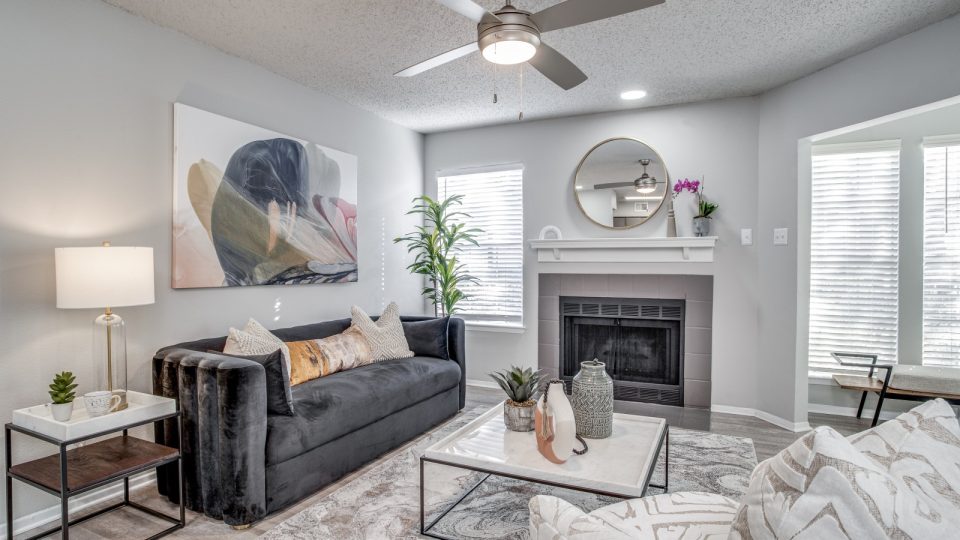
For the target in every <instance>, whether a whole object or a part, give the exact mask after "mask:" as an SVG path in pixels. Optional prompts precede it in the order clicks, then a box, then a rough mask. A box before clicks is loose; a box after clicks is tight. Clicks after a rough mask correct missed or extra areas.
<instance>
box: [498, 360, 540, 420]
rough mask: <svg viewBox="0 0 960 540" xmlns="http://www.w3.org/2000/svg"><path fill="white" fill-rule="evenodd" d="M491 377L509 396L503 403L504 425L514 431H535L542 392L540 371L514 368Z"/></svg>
mask: <svg viewBox="0 0 960 540" xmlns="http://www.w3.org/2000/svg"><path fill="white" fill-rule="evenodd" d="M490 377H491V378H492V379H493V380H494V381H496V382H497V384H499V385H500V388H503V391H504V392H506V394H507V399H506V401H504V402H503V423H504V424H505V425H506V426H507V429H510V430H513V431H533V421H534V410H535V409H536V405H537V394H538V393H539V390H540V378H541V377H542V374H541V372H540V371H533V370H532V369H530V368H527V369H521V368H519V367H517V366H513V367H511V368H510V369H508V370H504V371H501V372H498V373H491V374H490Z"/></svg>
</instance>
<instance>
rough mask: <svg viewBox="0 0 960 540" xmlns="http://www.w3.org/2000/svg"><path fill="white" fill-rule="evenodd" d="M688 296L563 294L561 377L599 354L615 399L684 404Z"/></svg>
mask: <svg viewBox="0 0 960 540" xmlns="http://www.w3.org/2000/svg"><path fill="white" fill-rule="evenodd" d="M684 315H685V301H684V300H670V299H644V298H588V297H573V296H561V297H560V318H561V321H560V345H561V346H560V377H561V378H562V379H563V380H564V382H566V383H567V385H570V384H572V381H573V376H574V375H576V373H577V371H579V369H580V362H583V361H585V360H592V359H594V358H597V359H598V360H600V361H601V362H603V363H605V364H606V366H607V367H606V369H607V373H608V374H609V375H610V377H611V378H612V379H613V391H614V399H618V400H624V401H644V402H651V403H660V404H665V405H677V406H682V405H683V361H682V360H683V357H684V356H683V344H684V336H683V332H684Z"/></svg>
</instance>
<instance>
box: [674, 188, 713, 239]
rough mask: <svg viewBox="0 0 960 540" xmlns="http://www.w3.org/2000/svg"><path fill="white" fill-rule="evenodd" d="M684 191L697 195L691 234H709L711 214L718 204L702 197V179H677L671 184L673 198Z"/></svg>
mask: <svg viewBox="0 0 960 540" xmlns="http://www.w3.org/2000/svg"><path fill="white" fill-rule="evenodd" d="M684 191H686V192H689V193H693V194H694V195H696V196H697V215H695V216H693V235H694V236H709V235H710V223H711V221H712V219H713V217H712V214H713V213H714V212H715V211H716V210H717V208H719V205H718V204H717V203H712V202H710V201H708V200H707V199H705V198H704V196H703V181H702V180H690V179H689V178H684V179H683V180H677V182H676V183H675V184H673V198H677V195H680V194H681V193H683V192H684Z"/></svg>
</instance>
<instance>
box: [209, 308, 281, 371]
mask: <svg viewBox="0 0 960 540" xmlns="http://www.w3.org/2000/svg"><path fill="white" fill-rule="evenodd" d="M277 349H280V351H281V353H282V354H283V361H284V363H286V364H287V373H290V350H289V349H288V348H287V344H286V343H284V342H283V340H282V339H280V338H278V337H277V336H275V335H273V333H272V332H270V330H267V329H266V328H265V327H264V326H263V325H262V324H260V323H259V322H257V321H256V320H255V319H252V318H251V319H249V320H248V321H247V324H246V326H244V327H243V330H237V329H236V328H230V331H229V332H228V334H227V343H226V345H224V347H223V352H225V353H227V354H239V355H257V354H270V353H272V352H274V351H276V350H277Z"/></svg>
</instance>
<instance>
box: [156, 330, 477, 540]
mask: <svg viewBox="0 0 960 540" xmlns="http://www.w3.org/2000/svg"><path fill="white" fill-rule="evenodd" d="M425 320H430V319H429V318H426V317H402V321H404V322H408V323H409V322H416V321H425ZM349 325H350V320H349V319H342V320H336V321H328V322H323V323H319V324H311V325H306V326H298V327H294V328H286V329H282V330H274V333H275V334H276V335H277V336H278V337H280V338H281V339H283V340H284V341H298V340H305V339H317V338H323V337H327V336H330V335H333V334H337V333H339V332H342V331H344V330H345V329H347V327H349ZM225 342H226V337H219V338H211V339H203V340H198V341H192V342H188V343H181V344H178V345H174V346H171V347H165V348H163V349H161V350H160V351H158V352H157V354H156V356H155V357H154V359H153V387H154V388H153V391H154V394H156V395H162V396H166V397H171V398H175V399H177V400H178V402H179V405H180V409H181V411H182V412H183V426H184V429H183V466H184V477H185V493H186V505H187V507H188V508H190V509H191V510H194V511H197V512H203V513H204V514H206V515H207V516H210V517H212V518H215V519H222V520H223V521H224V522H226V523H227V524H229V525H233V526H243V525H248V524H250V523H253V522H255V521H257V520H260V519H262V518H263V517H264V516H266V515H267V514H270V513H272V512H275V511H277V510H280V509H282V508H284V507H286V506H289V505H290V504H292V503H294V502H296V501H298V500H300V499H302V498H304V497H306V496H308V495H310V494H312V493H314V492H316V491H317V490H319V489H320V488H322V487H324V486H325V485H327V484H329V483H331V482H333V481H335V480H337V479H338V478H340V477H342V476H344V475H345V474H347V473H349V472H350V471H353V470H355V469H357V468H358V467H360V466H362V465H363V464H364V463H367V462H369V461H371V460H373V459H375V458H376V457H378V456H380V455H382V454H383V453H385V452H387V451H389V450H391V449H393V448H396V447H397V446H399V445H400V444H402V443H403V442H405V441H407V440H409V439H411V438H413V437H415V436H417V435H419V434H421V433H423V432H424V431H426V430H427V429H429V428H431V427H433V426H435V425H437V424H439V423H440V422H442V421H443V420H445V419H447V418H449V417H451V416H453V415H454V414H456V412H457V411H458V410H460V409H462V408H463V406H464V399H465V389H466V379H465V376H464V374H465V373H466V369H465V360H466V359H465V355H464V324H463V321H462V320H460V319H450V322H449V325H448V326H447V345H448V354H449V359H440V358H434V357H422V356H415V357H413V358H407V359H401V360H387V361H383V362H379V363H376V364H371V365H367V366H362V367H359V368H355V369H352V370H348V371H344V372H340V373H334V374H332V375H328V376H326V377H321V378H319V379H315V380H313V381H308V382H306V383H303V384H299V385H296V386H294V387H293V388H292V394H293V404H294V410H295V414H294V415H293V416H285V415H273V414H268V413H267V400H266V390H265V388H266V383H265V381H266V379H265V371H264V368H263V366H262V365H261V364H259V363H257V362H254V361H252V360H246V359H243V358H235V357H229V356H224V355H222V354H217V353H215V352H211V351H222V350H223V346H224V344H225ZM177 430H178V427H177V424H176V422H173V421H167V422H165V423H164V424H163V425H162V426H158V427H157V428H156V438H157V441H158V442H162V443H165V444H170V445H176V441H177ZM157 484H158V487H159V490H160V493H161V494H162V495H165V496H167V497H168V498H170V500H172V501H174V502H176V501H177V500H178V497H179V493H178V492H177V480H176V469H175V468H172V467H170V466H165V467H161V468H160V469H158V470H157Z"/></svg>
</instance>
